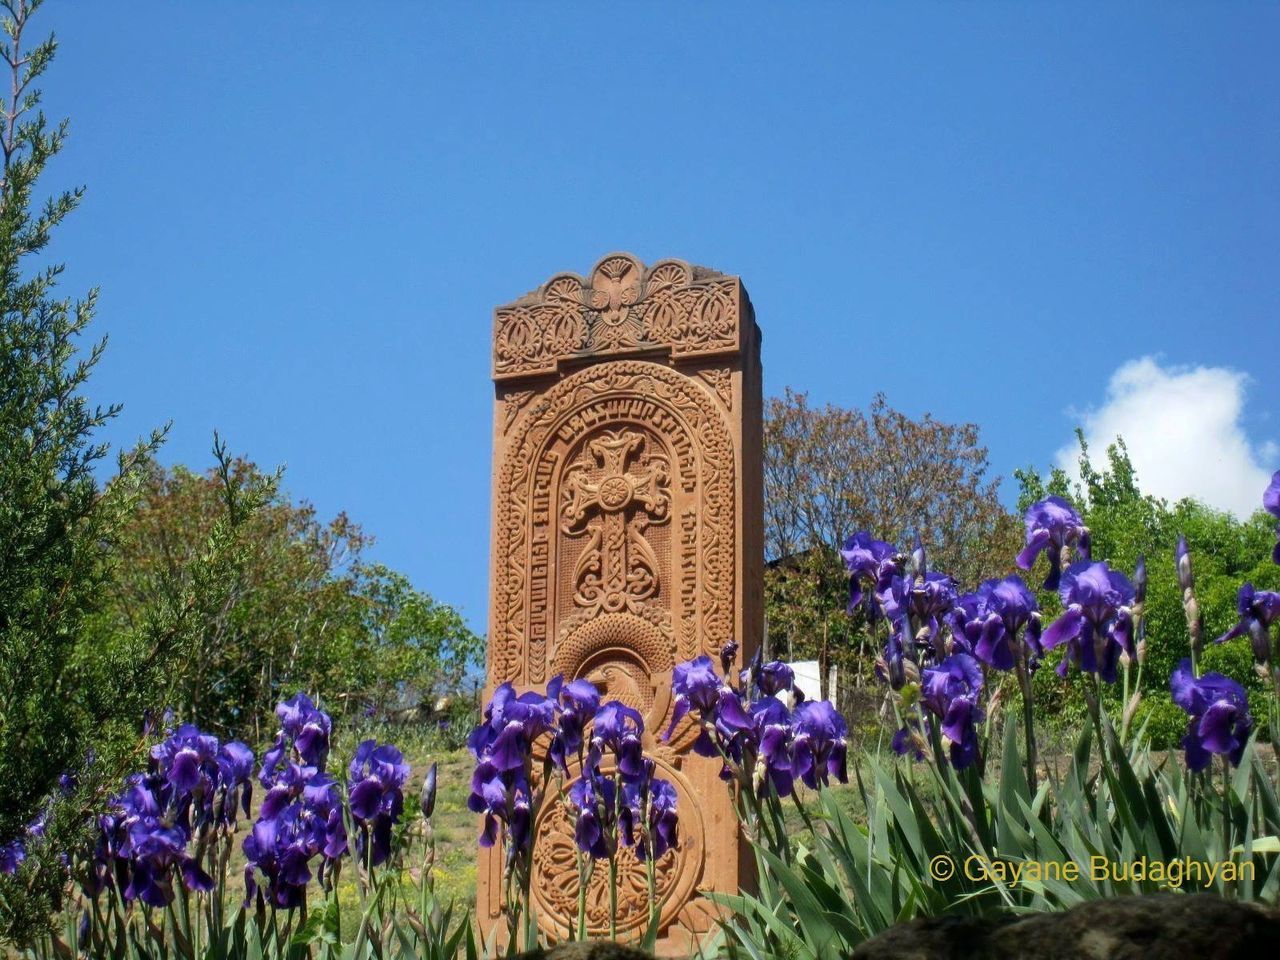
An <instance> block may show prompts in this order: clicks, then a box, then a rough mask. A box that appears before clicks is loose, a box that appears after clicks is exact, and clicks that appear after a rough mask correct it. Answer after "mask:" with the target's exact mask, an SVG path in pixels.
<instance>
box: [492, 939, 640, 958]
mask: <svg viewBox="0 0 1280 960" xmlns="http://www.w3.org/2000/svg"><path fill="white" fill-rule="evenodd" d="M513 960H653V956H652V954H648V953H645V952H644V951H643V950H637V949H636V948H635V947H624V946H622V944H619V943H609V942H606V941H603V940H597V941H591V940H585V941H582V942H581V943H562V944H560V945H559V946H557V947H551V948H550V949H545V950H544V949H543V948H541V947H539V948H538V949H537V950H529V951H527V952H525V953H518V954H516V956H515V957H514V958H513Z"/></svg>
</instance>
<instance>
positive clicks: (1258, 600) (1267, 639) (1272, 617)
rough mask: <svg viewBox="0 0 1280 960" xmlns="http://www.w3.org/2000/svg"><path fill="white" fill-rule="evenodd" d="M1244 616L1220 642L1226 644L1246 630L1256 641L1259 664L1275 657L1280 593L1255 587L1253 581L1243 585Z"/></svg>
mask: <svg viewBox="0 0 1280 960" xmlns="http://www.w3.org/2000/svg"><path fill="white" fill-rule="evenodd" d="M1236 608H1237V610H1238V612H1239V614H1240V619H1239V620H1238V621H1237V622H1236V625H1235V626H1234V627H1232V628H1231V629H1230V630H1228V631H1227V632H1226V633H1224V634H1223V635H1222V636H1220V637H1219V638H1218V639H1217V641H1216V642H1218V643H1224V642H1225V641H1227V640H1233V639H1235V638H1236V637H1242V636H1244V635H1245V634H1246V633H1247V634H1249V638H1250V640H1251V642H1252V644H1253V656H1254V659H1255V660H1257V661H1258V663H1269V662H1270V660H1271V634H1270V630H1271V625H1272V624H1273V623H1275V622H1276V621H1278V620H1280V593H1275V592H1273V591H1271V590H1255V589H1254V588H1253V584H1252V583H1246V584H1245V585H1244V586H1242V587H1241V588H1240V593H1239V595H1238V596H1237V598H1236Z"/></svg>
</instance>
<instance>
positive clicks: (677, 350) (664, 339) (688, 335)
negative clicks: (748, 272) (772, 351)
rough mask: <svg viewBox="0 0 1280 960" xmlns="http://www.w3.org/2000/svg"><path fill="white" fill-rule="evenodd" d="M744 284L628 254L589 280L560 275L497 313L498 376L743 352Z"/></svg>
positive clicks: (603, 264)
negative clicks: (650, 357)
mask: <svg viewBox="0 0 1280 960" xmlns="http://www.w3.org/2000/svg"><path fill="white" fill-rule="evenodd" d="M741 314H742V310H741V284H740V283H739V281H738V279H737V278H736V277H725V276H721V275H720V274H718V273H715V272H714V271H711V270H707V269H705V268H703V267H694V266H691V265H690V264H687V263H685V262H684V261H682V260H662V261H660V262H658V263H656V264H654V265H653V266H652V267H650V268H648V269H647V270H646V269H645V267H644V265H643V264H642V263H641V262H640V261H639V260H637V259H636V258H635V257H633V256H631V255H630V254H626V253H618V254H611V255H610V256H607V257H605V258H604V259H603V260H601V261H600V262H599V263H598V264H596V266H595V268H594V269H593V270H592V271H591V273H590V275H589V276H588V277H587V278H585V279H584V278H582V277H579V276H578V275H576V274H571V273H567V274H561V275H560V276H558V277H554V278H552V279H551V280H550V281H549V282H548V283H546V284H545V285H543V286H542V287H540V288H539V289H538V290H535V291H534V292H533V293H530V294H529V295H528V296H526V297H524V298H522V299H521V300H518V301H517V302H515V303H513V304H510V305H509V306H505V307H499V308H498V309H497V310H496V311H495V316H494V336H493V376H494V379H495V380H503V379H508V378H512V377H521V376H529V375H533V374H539V373H551V372H554V371H555V370H556V369H557V368H558V366H559V364H561V363H562V362H564V361H569V360H573V359H575V358H579V357H583V356H595V357H599V356H604V355H607V354H617V353H625V352H638V351H646V350H652V349H655V348H657V349H665V350H666V351H668V352H669V353H670V354H671V355H672V356H675V357H680V356H715V355H723V354H734V353H737V352H738V351H739V349H740V346H741V333H742V329H741V325H740V322H739V318H740V316H741Z"/></svg>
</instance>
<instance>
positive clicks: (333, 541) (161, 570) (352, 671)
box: [80, 460, 482, 742]
mask: <svg viewBox="0 0 1280 960" xmlns="http://www.w3.org/2000/svg"><path fill="white" fill-rule="evenodd" d="M229 490H231V491H249V492H251V493H252V495H253V497H254V503H253V508H252V509H244V508H243V506H242V505H241V504H240V503H238V502H236V501H234V500H232V499H229V498H228V496H227V492H228V491H229ZM219 531H231V542H230V544H229V551H228V553H229V555H230V556H231V557H232V558H233V559H232V560H231V562H230V563H229V564H228V565H227V569H226V570H225V574H226V576H225V578H223V580H222V581H220V583H221V586H220V587H219V589H216V590H211V589H209V583H208V582H207V581H208V580H209V578H207V577H205V578H203V579H202V573H201V571H202V567H203V565H204V562H205V558H206V556H207V555H208V551H209V546H210V544H211V543H213V542H216V541H217V540H218V539H219V536H220V533H219ZM370 542H371V541H370V538H369V537H367V536H366V535H365V534H364V533H363V532H362V531H361V530H360V528H359V527H358V526H357V525H356V524H354V523H352V522H351V521H350V520H349V519H348V518H347V517H346V516H345V515H339V516H338V517H336V518H334V519H333V520H331V521H329V522H328V523H322V522H320V521H319V519H318V518H317V517H316V513H315V510H314V508H313V507H311V506H310V505H309V504H306V503H294V502H292V501H291V500H290V499H289V498H288V497H286V496H285V495H284V494H283V492H282V491H281V488H280V484H279V474H265V473H263V472H262V471H261V470H260V469H259V468H257V467H256V466H255V465H254V464H252V463H249V462H247V461H245V460H236V461H228V462H227V463H225V464H220V465H219V467H218V468H216V469H215V470H212V471H210V472H209V473H208V474H205V475H200V474H196V473H193V472H192V471H190V470H188V469H186V468H184V467H175V468H174V469H172V470H170V471H164V470H161V469H160V468H158V467H155V466H154V465H153V466H152V467H151V469H149V470H148V471H147V473H146V475H145V477H144V480H143V483H142V490H141V502H140V504H139V506H138V509H136V510H135V511H134V512H133V513H132V514H131V515H130V517H129V519H128V522H127V523H126V524H125V526H124V528H123V531H122V536H121V543H120V546H119V555H120V563H119V566H118V570H117V573H116V576H115V577H114V578H113V580H112V582H111V583H110V584H109V585H108V587H107V602H106V604H105V608H104V610H103V612H102V614H101V616H99V617H98V618H96V619H95V621H94V623H93V625H92V629H91V631H90V632H89V634H88V635H87V637H86V640H85V643H84V644H83V645H82V647H81V649H80V654H81V662H82V664H83V668H84V669H85V671H86V672H92V673H93V674H94V675H95V676H101V675H102V674H105V673H109V672H110V671H112V670H115V669H117V665H118V664H119V663H122V662H123V663H129V662H131V661H132V659H133V657H134V656H135V654H136V652H137V649H138V639H137V638H138V636H139V635H140V634H146V633H149V632H153V628H154V625H155V624H157V623H161V622H164V621H165V620H166V619H168V618H169V617H170V616H171V615H172V614H173V613H174V612H175V611H176V612H177V614H178V615H180V616H182V617H184V618H186V619H187V620H188V622H189V624H190V628H191V629H190V630H189V631H188V632H187V633H186V634H184V636H183V639H182V644H181V646H182V655H181V656H180V657H175V658H173V660H172V662H171V664H170V667H169V671H168V678H169V687H170V691H169V699H167V700H166V701H165V702H166V703H168V704H170V705H172V706H173V707H174V708H175V709H176V710H177V711H178V712H179V714H180V715H181V716H182V717H183V719H187V720H190V721H191V722H195V723H198V724H199V725H201V726H202V727H204V728H208V729H211V730H213V731H216V732H218V733H219V734H223V735H232V734H234V735H236V736H240V737H244V738H247V739H249V740H250V741H254V742H256V741H260V740H261V737H262V736H263V732H262V729H260V725H261V724H263V723H265V724H266V725H267V726H268V727H270V726H272V725H273V723H274V719H273V717H272V714H271V711H272V709H273V707H274V704H275V703H277V702H278V701H280V700H282V699H286V698H287V697H288V696H291V695H292V694H293V693H295V692H296V691H298V690H309V691H314V692H317V693H319V694H321V695H322V696H323V699H324V701H325V704H326V707H327V709H329V710H330V711H332V712H337V713H340V714H348V715H355V714H359V713H361V712H363V711H366V710H367V711H371V712H377V713H379V714H393V715H403V714H407V713H409V712H411V711H414V710H420V708H421V705H423V704H425V706H426V708H427V711H428V712H429V711H430V710H431V709H432V708H433V706H434V704H435V701H436V699H437V698H439V697H441V696H443V695H445V694H449V693H454V692H455V691H456V690H457V689H458V687H459V686H460V685H461V683H462V681H463V678H464V676H465V675H466V674H467V672H468V671H469V670H470V669H472V668H473V667H474V666H475V664H476V663H477V661H478V658H479V654H480V651H481V648H482V644H481V641H480V639H479V638H478V637H476V636H475V635H474V634H473V633H472V632H471V631H470V630H468V629H467V627H466V624H465V623H464V622H463V620H462V618H461V616H460V615H459V614H458V613H457V612H456V611H455V610H453V609H452V608H451V607H449V606H447V605H444V604H440V603H437V602H436V601H434V600H433V599H432V598H431V597H429V596H428V595H426V594H425V593H422V592H421V591H418V590H415V589H414V588H413V586H412V584H411V583H410V582H409V580H408V579H407V578H406V577H404V576H403V575H402V574H399V573H397V572H395V571H393V570H390V569H388V568H387V567H385V566H383V565H381V564H377V563H371V562H368V561H366V560H365V558H364V552H365V550H366V549H367V547H368V545H369V543H370ZM188 611H189V613H188Z"/></svg>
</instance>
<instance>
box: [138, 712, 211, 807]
mask: <svg viewBox="0 0 1280 960" xmlns="http://www.w3.org/2000/svg"><path fill="white" fill-rule="evenodd" d="M217 757H218V738H217V737H212V736H209V735H208V734H204V733H201V732H200V730H199V728H198V727H196V726H194V725H192V724H189V723H185V724H183V725H182V726H181V727H179V728H178V729H177V731H175V732H174V733H173V734H172V735H171V736H169V737H168V738H167V739H165V740H164V741H163V742H162V743H158V744H156V745H155V746H154V747H152V748H151V759H152V760H153V761H155V763H156V764H157V765H158V767H159V770H160V772H161V773H162V774H163V775H164V776H165V778H166V779H167V780H168V781H169V783H170V784H171V785H172V786H173V788H174V790H176V791H178V792H179V793H184V794H185V793H200V794H208V793H209V792H210V790H211V788H212V786H213V781H214V779H215V778H216V777H217V775H218V766H217Z"/></svg>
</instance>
